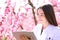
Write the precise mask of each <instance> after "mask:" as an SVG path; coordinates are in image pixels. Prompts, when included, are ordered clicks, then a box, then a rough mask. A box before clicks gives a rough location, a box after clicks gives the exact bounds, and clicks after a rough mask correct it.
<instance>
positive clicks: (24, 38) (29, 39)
mask: <svg viewBox="0 0 60 40" xmlns="http://www.w3.org/2000/svg"><path fill="white" fill-rule="evenodd" d="M20 40H33V38H32V37H27V36H26V35H20Z"/></svg>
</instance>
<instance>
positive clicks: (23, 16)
mask: <svg viewBox="0 0 60 40" xmlns="http://www.w3.org/2000/svg"><path fill="white" fill-rule="evenodd" d="M30 1H31V2H32V4H33V5H34V7H35V9H37V8H38V7H40V6H42V5H44V4H51V5H52V6H53V7H54V11H55V15H56V19H57V23H58V26H60V0H30ZM35 15H36V14H35ZM36 21H37V23H39V19H38V17H37V16H36ZM34 27H35V21H34V16H33V12H32V6H31V5H29V2H28V0H0V40H6V39H7V40H15V38H14V37H13V35H12V32H15V31H21V30H22V29H24V30H28V31H31V30H32V29H33V28H34Z"/></svg>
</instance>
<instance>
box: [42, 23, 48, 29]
mask: <svg viewBox="0 0 60 40" xmlns="http://www.w3.org/2000/svg"><path fill="white" fill-rule="evenodd" d="M48 25H49V23H48V22H47V23H44V24H43V27H42V29H43V30H44V29H46V28H47V27H48Z"/></svg>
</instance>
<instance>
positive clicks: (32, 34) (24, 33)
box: [13, 31, 37, 40]
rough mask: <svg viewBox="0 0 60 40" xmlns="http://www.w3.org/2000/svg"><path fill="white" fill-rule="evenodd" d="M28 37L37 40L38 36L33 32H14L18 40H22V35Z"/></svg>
mask: <svg viewBox="0 0 60 40" xmlns="http://www.w3.org/2000/svg"><path fill="white" fill-rule="evenodd" d="M22 34H23V35H26V36H28V37H31V36H32V37H33V40H37V38H36V36H35V35H34V33H33V32H27V31H20V32H13V36H14V37H15V38H16V40H20V35H22Z"/></svg>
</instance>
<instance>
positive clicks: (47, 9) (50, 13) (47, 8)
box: [38, 4, 58, 26]
mask: <svg viewBox="0 0 60 40" xmlns="http://www.w3.org/2000/svg"><path fill="white" fill-rule="evenodd" d="M38 9H42V10H43V12H44V15H45V17H46V19H47V20H48V22H49V23H50V24H52V25H55V26H57V25H58V24H57V21H56V17H55V14H54V9H53V7H52V5H50V4H47V5H44V6H42V7H39V8H38Z"/></svg>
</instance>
